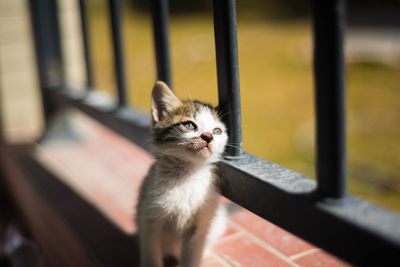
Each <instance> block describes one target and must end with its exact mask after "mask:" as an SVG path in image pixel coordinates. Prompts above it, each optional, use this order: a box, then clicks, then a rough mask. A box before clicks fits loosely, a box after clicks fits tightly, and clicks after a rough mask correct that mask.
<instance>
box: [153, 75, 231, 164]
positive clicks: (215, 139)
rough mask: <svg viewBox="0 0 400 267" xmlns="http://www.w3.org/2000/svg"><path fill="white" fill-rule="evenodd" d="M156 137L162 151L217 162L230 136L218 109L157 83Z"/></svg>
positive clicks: (155, 89)
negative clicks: (185, 99)
mask: <svg viewBox="0 0 400 267" xmlns="http://www.w3.org/2000/svg"><path fill="white" fill-rule="evenodd" d="M152 117H153V139H154V145H155V149H156V150H157V151H156V152H157V153H158V154H164V155H172V156H175V157H178V158H181V159H184V160H188V159H190V160H192V159H193V160H196V161H199V160H202V161H207V162H216V161H218V160H219V159H220V157H221V155H222V153H223V152H224V149H225V145H226V142H227V140H228V135H227V133H226V128H225V125H224V124H223V123H222V121H221V120H220V119H219V117H218V115H217V113H216V111H215V109H214V108H213V107H211V106H210V105H207V104H204V103H201V102H199V101H180V100H179V99H177V98H176V97H175V95H173V93H172V92H171V91H170V90H169V89H168V87H167V86H166V85H165V84H164V83H161V82H157V83H156V86H155V87H154V89H153V95H152Z"/></svg>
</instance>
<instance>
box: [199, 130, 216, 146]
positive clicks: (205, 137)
mask: <svg viewBox="0 0 400 267" xmlns="http://www.w3.org/2000/svg"><path fill="white" fill-rule="evenodd" d="M200 137H201V139H203V140H204V141H206V142H207V144H208V143H210V142H211V141H212V140H213V135H212V133H209V132H205V133H202V134H201V136H200Z"/></svg>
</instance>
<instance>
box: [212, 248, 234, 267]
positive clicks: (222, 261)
mask: <svg viewBox="0 0 400 267" xmlns="http://www.w3.org/2000/svg"><path fill="white" fill-rule="evenodd" d="M210 254H211V255H212V256H213V257H214V258H215V259H216V260H217V261H218V262H219V263H221V264H222V265H224V266H226V267H232V266H233V265H232V264H229V263H228V262H227V261H226V260H225V259H224V258H222V257H221V256H220V255H218V253H216V252H215V251H210Z"/></svg>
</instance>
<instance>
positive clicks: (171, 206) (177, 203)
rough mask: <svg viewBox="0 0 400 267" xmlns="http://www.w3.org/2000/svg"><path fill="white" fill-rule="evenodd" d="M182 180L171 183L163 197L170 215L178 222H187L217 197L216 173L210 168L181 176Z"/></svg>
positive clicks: (164, 204)
mask: <svg viewBox="0 0 400 267" xmlns="http://www.w3.org/2000/svg"><path fill="white" fill-rule="evenodd" d="M180 179H181V180H180V181H178V182H176V183H170V184H169V185H168V186H167V190H166V191H165V192H164V196H163V198H162V199H161V201H162V202H163V203H162V205H163V206H164V208H165V210H166V212H167V213H168V214H169V216H172V217H174V218H176V220H177V221H178V224H185V223H186V222H188V221H189V220H190V219H191V218H192V217H193V215H194V214H195V213H197V212H198V211H199V210H200V209H201V207H202V206H204V205H205V204H206V203H207V202H208V201H210V200H211V199H214V198H215V197H214V196H215V194H216V192H215V187H214V175H213V173H212V171H211V170H210V169H204V170H200V171H197V172H196V173H191V174H189V175H188V176H187V177H180Z"/></svg>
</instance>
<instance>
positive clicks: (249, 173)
mask: <svg viewBox="0 0 400 267" xmlns="http://www.w3.org/2000/svg"><path fill="white" fill-rule="evenodd" d="M55 2H56V1H54V0H31V1H30V3H31V9H30V10H31V17H32V24H33V28H34V36H35V44H36V52H37V53H36V55H37V62H38V69H39V74H40V83H41V89H42V95H43V103H44V110H45V114H46V118H50V117H51V116H52V114H53V112H54V110H56V109H61V108H63V107H74V108H77V109H79V110H81V111H83V112H85V113H86V114H88V115H90V116H92V117H94V118H95V119H97V120H99V121H100V122H102V123H103V124H105V125H106V126H108V127H110V128H111V129H113V130H114V131H116V132H118V133H119V134H121V135H123V136H125V137H127V138H128V139H130V140H131V141H133V142H135V143H137V144H138V145H140V146H142V147H144V148H146V149H147V148H148V147H147V145H146V142H145V141H146V140H148V138H149V126H150V119H149V116H148V115H146V114H141V113H140V112H138V111H137V110H135V109H134V108H133V107H128V106H129V105H128V104H127V96H126V93H127V92H126V86H125V80H124V64H123V58H124V57H123V54H122V51H123V49H122V41H121V39H122V36H121V24H120V20H121V0H109V7H110V12H111V13H110V14H111V16H110V17H111V25H112V33H113V35H112V36H113V41H114V58H115V70H116V77H117V88H118V99H119V102H118V105H116V106H113V107H111V108H110V107H108V108H107V109H104V108H101V107H99V106H93V105H91V104H90V103H88V102H87V101H85V99H86V97H87V96H89V95H90V94H91V92H90V90H87V91H86V93H85V94H83V95H81V96H77V95H76V94H73V96H72V94H71V89H70V88H69V87H68V85H67V83H65V82H64V80H65V79H64V70H63V63H62V62H63V61H62V57H61V52H60V51H61V44H60V38H59V33H58V18H57V12H56V11H57V7H56V4H55ZM79 2H80V8H81V18H82V33H83V38H82V39H83V42H84V47H85V49H84V52H85V59H86V64H87V65H86V66H87V67H86V69H87V85H88V87H91V85H92V72H91V67H90V56H89V52H90V49H89V44H88V37H87V35H88V31H89V30H90V28H88V25H87V22H86V4H85V0H80V1H79ZM235 4H236V3H235V1H234V0H214V1H213V9H214V33H215V47H216V57H217V76H218V97H219V107H220V109H221V110H222V113H223V114H226V115H225V116H224V118H223V119H224V121H225V122H226V124H227V126H228V132H229V143H230V144H231V145H232V147H230V148H229V149H228V154H229V155H230V156H228V157H227V158H226V159H225V160H223V161H222V162H221V163H220V164H219V174H220V176H221V180H222V181H221V191H222V193H223V195H225V196H226V197H228V198H229V199H231V200H232V201H234V202H236V203H238V204H240V205H242V206H243V207H245V208H246V209H249V210H250V211H252V212H254V213H256V214H258V215H260V216H261V217H263V218H265V219H267V220H269V221H271V222H273V223H275V224H277V225H278V226H280V227H283V228H284V229H286V230H288V231H290V232H292V233H294V234H296V235H298V236H300V237H301V238H304V239H305V240H307V241H309V242H312V243H314V244H315V245H317V246H320V247H322V248H324V249H326V250H327V251H329V252H331V253H333V254H335V255H337V256H338V257H341V258H343V259H344V260H346V261H349V262H351V263H354V264H357V265H373V266H382V264H383V262H396V261H397V257H398V255H400V218H399V216H398V215H396V214H393V213H391V212H388V211H386V210H384V209H381V208H378V207H376V206H373V205H371V204H369V203H368V202H365V201H362V200H360V199H357V198H354V197H352V196H349V195H347V194H346V186H345V184H346V177H345V170H346V157H345V134H344V132H345V119H344V118H345V105H344V87H345V86H344V73H345V70H344V54H343V36H344V18H345V10H344V7H345V2H344V0H329V1H313V2H312V6H313V13H312V14H313V26H314V77H315V84H316V117H317V120H316V121H317V127H316V129H317V181H315V180H312V179H309V178H307V177H305V176H303V175H301V174H298V173H296V172H293V171H291V170H288V169H286V168H283V167H280V166H278V165H276V164H274V163H271V162H268V161H266V160H264V159H260V158H258V157H255V156H253V155H251V154H249V153H247V152H245V151H243V149H242V130H241V109H240V89H239V88H240V86H239V69H238V51H237V37H236V7H235ZM152 11H153V26H154V40H155V51H156V65H157V77H158V79H160V80H163V81H165V82H166V83H167V84H169V85H171V67H170V59H169V47H168V45H169V44H168V1H167V0H153V1H152ZM149 94H150V93H149ZM121 108H123V109H124V112H120V110H121ZM47 122H48V123H49V121H48V120H47ZM48 126H49V127H50V125H48Z"/></svg>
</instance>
